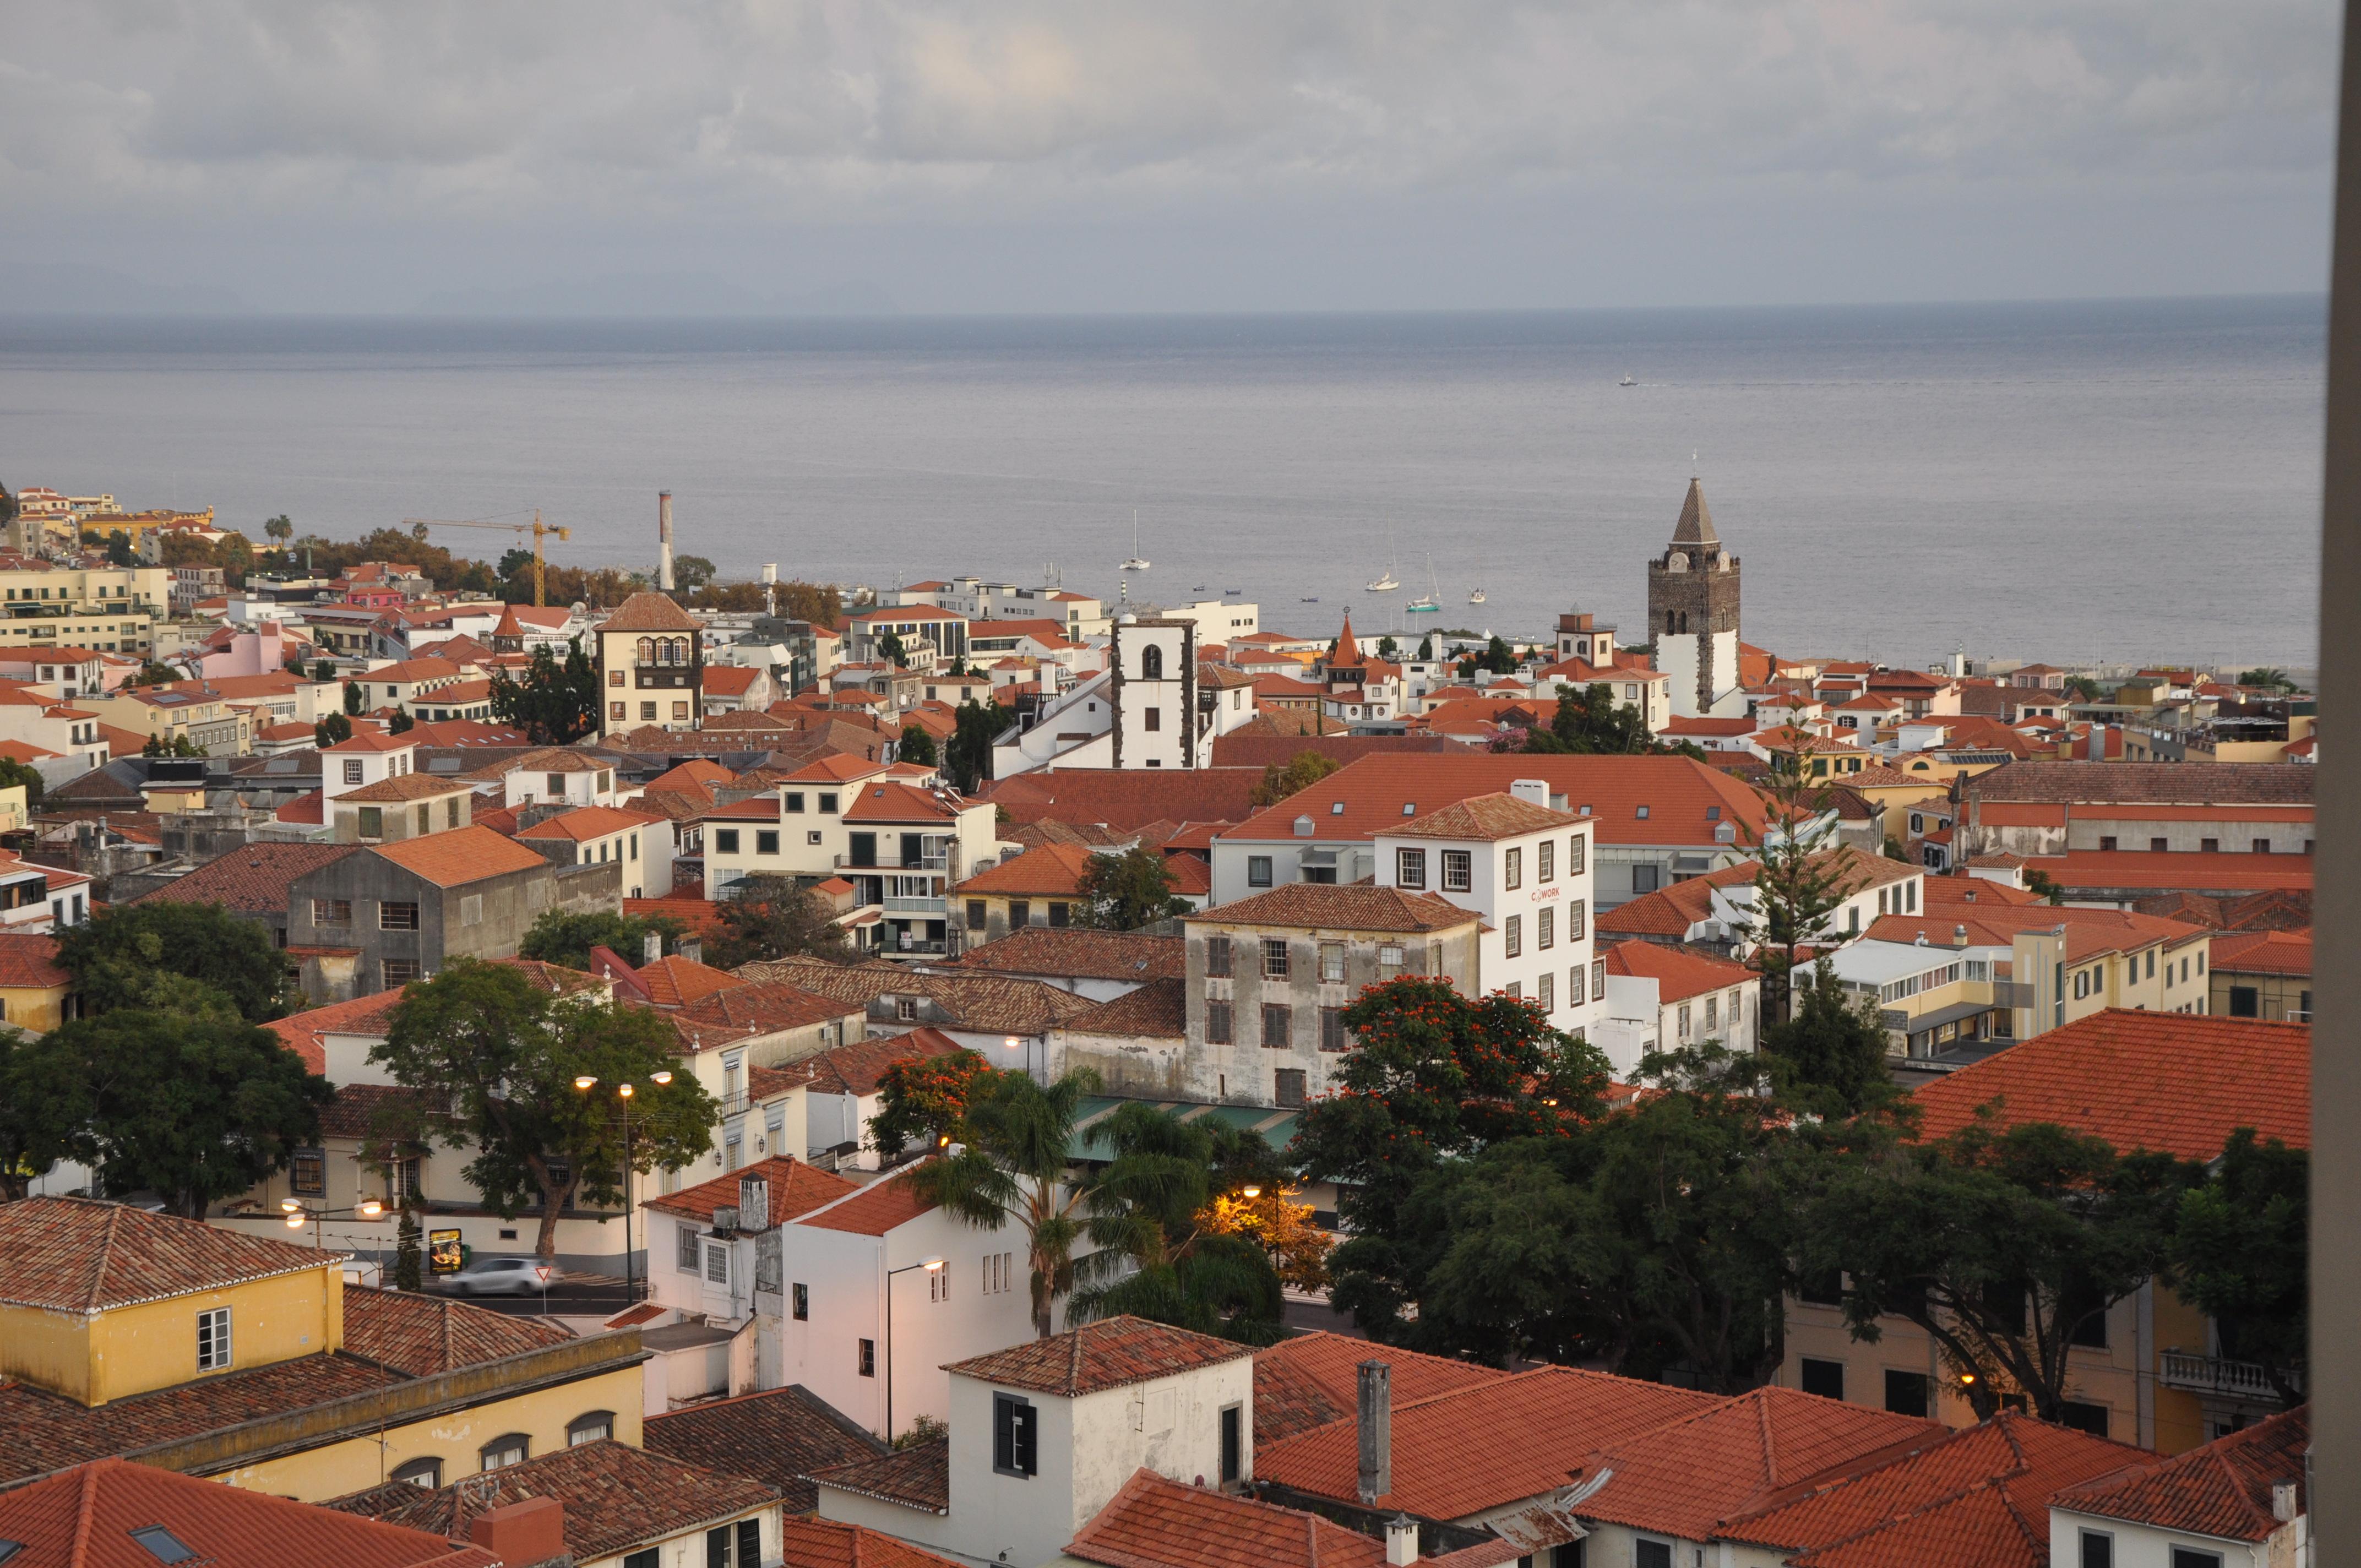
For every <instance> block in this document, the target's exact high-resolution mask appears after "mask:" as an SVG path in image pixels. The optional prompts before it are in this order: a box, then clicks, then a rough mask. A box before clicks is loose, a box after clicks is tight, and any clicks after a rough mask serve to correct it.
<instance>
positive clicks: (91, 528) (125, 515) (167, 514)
mask: <svg viewBox="0 0 2361 1568" xmlns="http://www.w3.org/2000/svg"><path fill="white" fill-rule="evenodd" d="M183 523H195V524H197V525H198V526H199V527H201V528H211V527H212V526H213V525H214V509H213V508H211V507H207V508H205V509H204V510H203V511H170V510H160V511H102V512H93V513H91V514H90V515H89V516H87V517H84V518H82V520H81V521H79V522H78V523H77V524H76V527H77V528H78V529H79V531H80V532H83V533H95V534H98V535H100V536H101V537H103V538H106V539H112V538H114V537H115V535H117V534H121V535H122V536H124V537H125V538H126V539H129V540H132V541H133V542H134V543H137V540H138V538H139V536H140V535H141V534H143V533H151V532H154V531H156V530H157V529H159V528H168V527H174V526H178V525H180V524H183Z"/></svg>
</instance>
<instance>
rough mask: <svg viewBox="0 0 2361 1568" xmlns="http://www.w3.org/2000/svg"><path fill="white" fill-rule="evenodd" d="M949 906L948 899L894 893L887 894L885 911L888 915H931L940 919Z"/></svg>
mask: <svg viewBox="0 0 2361 1568" xmlns="http://www.w3.org/2000/svg"><path fill="white" fill-rule="evenodd" d="M949 906H950V901H949V900H947V899H941V898H905V897H900V896H897V895H895V894H886V895H885V913H886V914H888V915H931V916H935V917H936V918H937V919H940V918H941V917H942V916H943V915H944V914H945V913H947V912H948V909H949Z"/></svg>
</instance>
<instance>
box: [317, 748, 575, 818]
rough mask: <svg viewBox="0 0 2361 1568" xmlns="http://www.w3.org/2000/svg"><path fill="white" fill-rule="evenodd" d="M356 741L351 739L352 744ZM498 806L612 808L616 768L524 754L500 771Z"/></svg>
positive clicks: (561, 753)
mask: <svg viewBox="0 0 2361 1568" xmlns="http://www.w3.org/2000/svg"><path fill="white" fill-rule="evenodd" d="M359 739H360V738H359V737H358V736H355V737H354V740H359ZM336 749H337V750H339V751H341V750H343V748H342V747H338V748H336ZM500 804H501V805H502V806H509V807H511V808H513V807H516V806H558V805H564V806H612V805H614V804H615V764H614V763H613V762H609V761H607V760H606V759H605V758H602V757H594V756H591V755H590V754H589V753H588V752H587V751H574V750H572V749H571V748H569V747H565V746H544V747H543V748H542V749H541V750H539V751H527V752H526V753H525V754H524V755H523V756H522V757H519V758H517V759H516V760H515V761H514V762H510V763H509V764H508V765H507V767H506V768H505V769H503V770H502V772H501V773H500Z"/></svg>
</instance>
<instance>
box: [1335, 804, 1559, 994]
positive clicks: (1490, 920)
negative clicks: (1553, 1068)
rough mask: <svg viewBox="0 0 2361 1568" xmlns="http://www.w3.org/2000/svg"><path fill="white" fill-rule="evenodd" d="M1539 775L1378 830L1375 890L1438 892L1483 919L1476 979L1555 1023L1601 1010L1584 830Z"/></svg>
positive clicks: (1483, 988) (1480, 985)
mask: <svg viewBox="0 0 2361 1568" xmlns="http://www.w3.org/2000/svg"><path fill="white" fill-rule="evenodd" d="M1549 799H1550V786H1549V784H1547V783H1546V782H1545V781H1543V780H1541V779H1516V780H1512V781H1511V782H1510V784H1509V788H1508V792H1507V793H1506V794H1500V795H1473V796H1470V797H1469V798H1467V799H1466V800H1459V801H1454V802H1452V803H1451V804H1450V805H1448V806H1442V807H1440V808H1438V809H1436V810H1433V811H1430V812H1426V813H1424V814H1422V815H1421V816H1418V817H1412V818H1411V819H1410V820H1409V821H1407V822H1404V823H1403V824H1402V825H1401V826H1400V827H1399V828H1387V829H1385V830H1383V831H1381V832H1379V833H1378V835H1377V836H1376V840H1375V842H1376V846H1377V880H1378V886H1379V887H1393V888H1400V889H1401V890H1402V891H1404V892H1408V893H1433V894H1439V895H1440V896H1442V897H1443V898H1444V899H1445V900H1447V901H1448V902H1450V903H1451V904H1453V905H1457V906H1458V907H1459V908H1462V909H1465V910H1467V911H1469V912H1470V913H1471V914H1474V915H1477V916H1481V918H1482V920H1483V923H1484V925H1483V934H1482V937H1481V938H1480V940H1479V943H1478V952H1479V955H1480V956H1479V958H1478V960H1477V963H1478V969H1477V982H1478V986H1479V988H1480V989H1481V990H1482V991H1485V992H1494V991H1505V992H1508V993H1509V994H1510V995H1511V996H1520V997H1524V998H1526V999H1528V1000H1530V1001H1533V1002H1537V1003H1540V1004H1541V1008H1542V1011H1543V1013H1545V1014H1548V1015H1549V1021H1550V1023H1551V1025H1553V1026H1554V1027H1556V1028H1559V1029H1564V1030H1566V1031H1568V1032H1576V1031H1584V1030H1587V1029H1588V1028H1589V1027H1590V1026H1591V1025H1593V1024H1594V1023H1596V1022H1597V1021H1598V1018H1599V1017H1600V1016H1602V1010H1601V1008H1600V1006H1599V996H1598V985H1597V984H1596V982H1595V980H1594V978H1593V976H1592V974H1591V961H1592V952H1591V930H1590V916H1591V903H1592V897H1591V861H1592V859H1593V856H1592V852H1591V848H1592V847H1591V837H1592V834H1593V832H1594V830H1595V828H1596V826H1597V825H1596V824H1595V823H1594V822H1593V821H1592V820H1591V819H1590V818H1588V817H1579V816H1576V814H1574V813H1573V812H1570V811H1565V810H1560V809H1554V808H1553V807H1552V806H1550V804H1549Z"/></svg>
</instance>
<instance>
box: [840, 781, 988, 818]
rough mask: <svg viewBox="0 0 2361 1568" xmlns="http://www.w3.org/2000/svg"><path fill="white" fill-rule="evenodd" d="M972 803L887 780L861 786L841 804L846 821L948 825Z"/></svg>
mask: <svg viewBox="0 0 2361 1568" xmlns="http://www.w3.org/2000/svg"><path fill="white" fill-rule="evenodd" d="M973 804H975V803H974V802H972V801H968V800H963V799H961V797H960V796H958V795H952V794H950V793H949V792H948V791H946V792H943V793H937V792H936V791H933V790H929V789H921V788H919V787H918V786H917V785H916V784H897V783H895V782H893V781H891V780H887V781H884V782H882V783H873V784H862V785H860V786H858V787H857V788H855V789H854V790H853V791H852V792H851V798H850V799H849V800H847V801H846V802H845V803H844V819H845V820H846V821H847V822H948V821H950V820H952V819H954V818H955V817H958V816H959V814H960V811H961V808H962V807H964V806H972V805H973Z"/></svg>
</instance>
